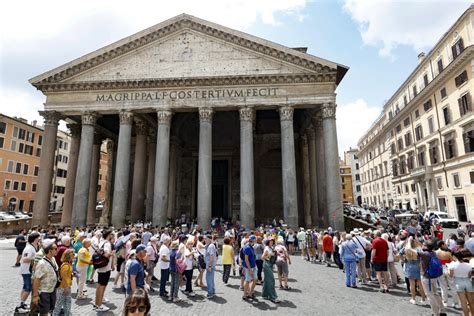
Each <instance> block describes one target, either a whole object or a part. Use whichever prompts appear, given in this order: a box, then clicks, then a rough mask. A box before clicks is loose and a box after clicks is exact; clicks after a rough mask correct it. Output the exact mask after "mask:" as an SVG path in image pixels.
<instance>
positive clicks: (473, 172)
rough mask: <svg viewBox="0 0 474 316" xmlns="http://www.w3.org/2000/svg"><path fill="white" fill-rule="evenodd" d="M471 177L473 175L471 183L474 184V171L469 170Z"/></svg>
mask: <svg viewBox="0 0 474 316" xmlns="http://www.w3.org/2000/svg"><path fill="white" fill-rule="evenodd" d="M469 177H471V184H474V171H471V172H469Z"/></svg>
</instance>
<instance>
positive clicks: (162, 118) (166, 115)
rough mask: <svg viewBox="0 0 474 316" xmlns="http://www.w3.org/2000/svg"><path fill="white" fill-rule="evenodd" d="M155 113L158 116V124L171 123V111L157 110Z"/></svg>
mask: <svg viewBox="0 0 474 316" xmlns="http://www.w3.org/2000/svg"><path fill="white" fill-rule="evenodd" d="M156 115H157V116H158V124H167V125H169V124H171V117H172V116H173V112H171V111H170V110H158V111H156Z"/></svg>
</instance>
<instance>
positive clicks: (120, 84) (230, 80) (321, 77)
mask: <svg viewBox="0 0 474 316" xmlns="http://www.w3.org/2000/svg"><path fill="white" fill-rule="evenodd" d="M335 80H336V73H335V72H333V73H327V74H304V73H301V74H288V75H266V76H232V77H217V76H216V77H200V78H180V79H176V78H166V79H145V80H121V81H120V80H119V81H91V82H74V83H45V84H42V83H41V84H38V85H36V87H37V88H38V89H39V90H41V91H43V92H46V93H47V92H63V91H64V92H66V91H89V90H120V89H138V88H140V89H150V88H183V87H203V86H204V87H205V86H234V85H259V84H260V85H264V84H298V83H324V82H334V81H335Z"/></svg>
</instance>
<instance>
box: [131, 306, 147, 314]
mask: <svg viewBox="0 0 474 316" xmlns="http://www.w3.org/2000/svg"><path fill="white" fill-rule="evenodd" d="M127 311H128V312H129V313H136V312H139V313H144V312H146V306H143V305H140V306H131V307H128V308H127Z"/></svg>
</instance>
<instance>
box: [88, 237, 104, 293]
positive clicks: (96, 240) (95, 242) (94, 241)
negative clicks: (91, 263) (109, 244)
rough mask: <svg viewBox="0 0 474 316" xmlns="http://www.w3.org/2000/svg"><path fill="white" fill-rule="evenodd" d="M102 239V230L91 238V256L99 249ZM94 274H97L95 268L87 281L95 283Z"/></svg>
mask: <svg viewBox="0 0 474 316" xmlns="http://www.w3.org/2000/svg"><path fill="white" fill-rule="evenodd" d="M101 241H102V232H101V231H100V230H97V231H96V232H95V233H94V237H92V238H91V246H90V247H89V252H90V253H91V257H92V256H93V255H94V253H95V252H96V251H97V250H98V249H99V247H100V243H101ZM94 274H95V269H94V268H93V269H92V273H91V275H90V279H89V280H87V283H91V284H92V283H94Z"/></svg>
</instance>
